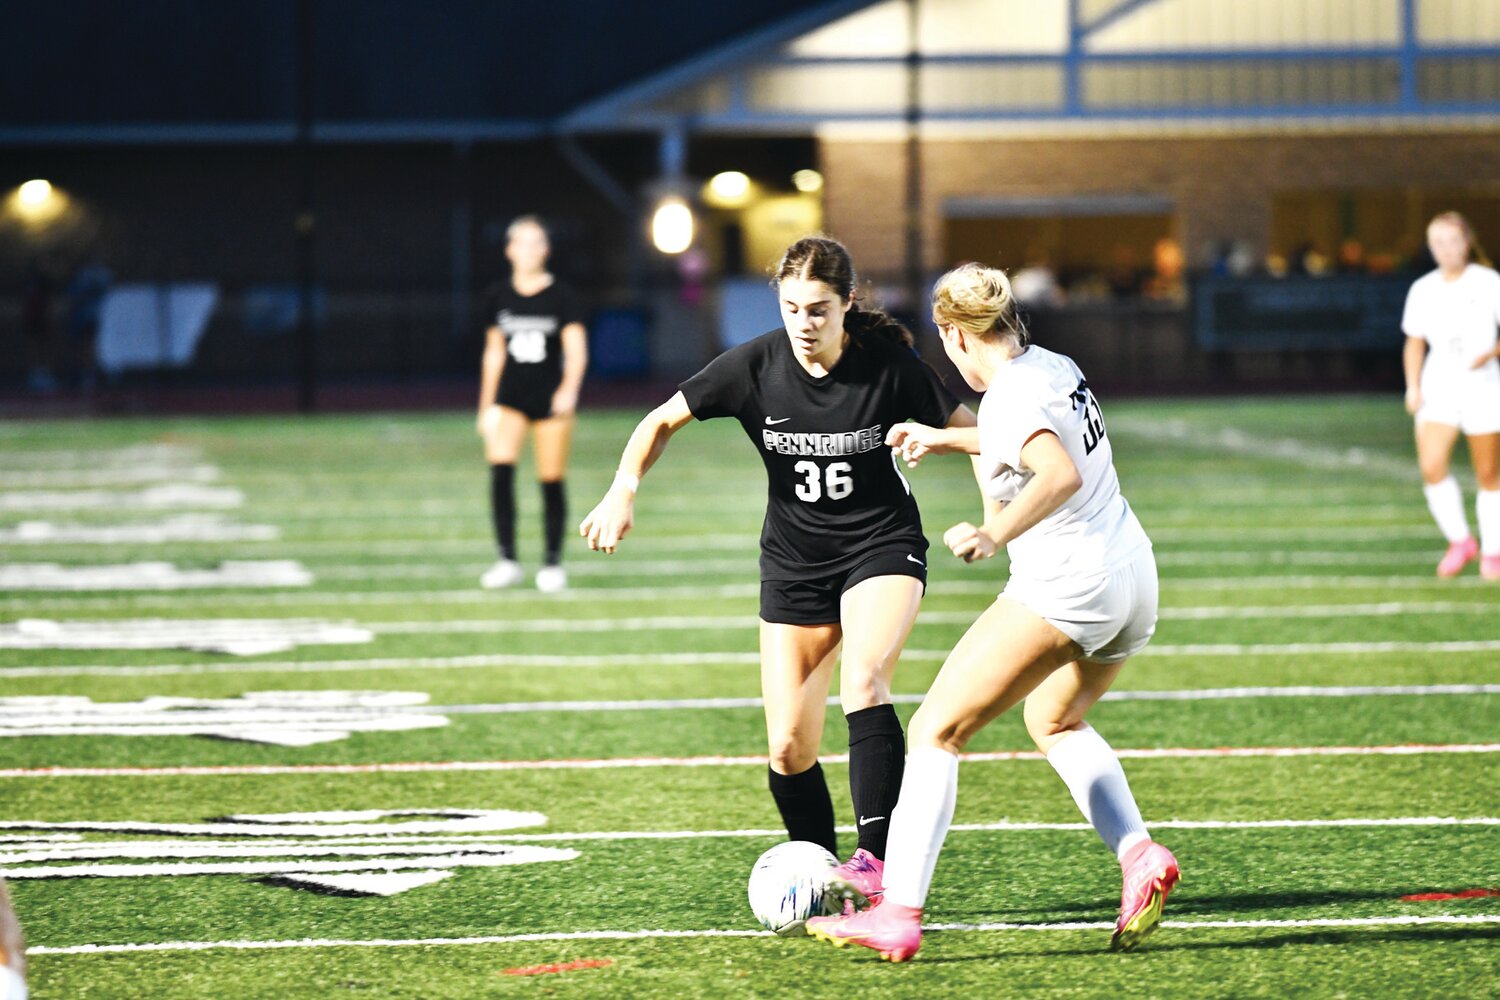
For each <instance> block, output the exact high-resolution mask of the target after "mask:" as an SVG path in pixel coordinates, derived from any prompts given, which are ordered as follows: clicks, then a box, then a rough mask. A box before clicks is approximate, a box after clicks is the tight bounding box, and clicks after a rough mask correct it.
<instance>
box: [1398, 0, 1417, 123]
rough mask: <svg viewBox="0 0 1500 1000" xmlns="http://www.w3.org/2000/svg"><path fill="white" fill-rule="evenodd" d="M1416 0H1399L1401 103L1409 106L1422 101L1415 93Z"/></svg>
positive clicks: (1415, 105) (1413, 106)
mask: <svg viewBox="0 0 1500 1000" xmlns="http://www.w3.org/2000/svg"><path fill="white" fill-rule="evenodd" d="M1420 52H1421V43H1420V42H1419V41H1418V40H1417V0H1401V103H1402V104H1404V105H1405V106H1407V107H1409V108H1415V107H1418V106H1419V105H1420V104H1421V103H1422V101H1421V98H1420V96H1418V94H1417V56H1418V55H1419V54H1420Z"/></svg>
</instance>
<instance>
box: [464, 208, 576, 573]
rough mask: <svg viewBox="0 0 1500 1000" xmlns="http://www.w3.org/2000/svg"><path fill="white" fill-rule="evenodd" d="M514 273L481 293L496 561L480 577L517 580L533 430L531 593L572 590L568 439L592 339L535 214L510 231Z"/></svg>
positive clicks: (484, 427)
mask: <svg viewBox="0 0 1500 1000" xmlns="http://www.w3.org/2000/svg"><path fill="white" fill-rule="evenodd" d="M506 237H507V241H506V245H505V256H506V257H507V258H508V259H509V260H510V264H511V269H512V270H511V276H510V280H509V281H507V282H502V283H501V284H500V285H498V286H497V287H495V288H494V289H493V290H492V291H491V292H490V294H489V295H488V296H487V302H486V312H487V313H488V319H489V322H490V326H489V327H488V329H487V330H486V331H485V344H484V356H483V359H482V361H481V362H480V385H479V416H478V419H477V420H476V421H475V427H476V429H477V430H478V431H479V435H480V437H482V438H483V439H484V455H485V458H486V459H488V460H489V463H490V515H491V517H492V518H493V520H494V525H495V542H496V544H497V546H498V548H499V550H500V552H499V555H500V558H499V560H498V561H497V562H496V563H495V565H494V566H492V567H490V568H489V569H488V570H486V571H485V573H484V575H483V576H482V577H480V583H481V585H483V586H484V587H487V588H490V589H496V588H501V587H509V586H512V585H514V584H516V583H519V582H520V581H521V576H522V573H521V564H520V563H519V562H517V560H516V497H515V472H516V459H517V458H519V457H520V455H521V445H522V444H523V443H524V442H525V440H526V429H527V428H528V427H529V428H531V432H532V437H533V438H534V440H535V442H536V476H537V479H538V480H539V481H540V483H541V488H542V519H543V530H544V537H545V539H546V542H545V550H544V555H543V558H542V566H541V568H540V569H538V570H537V574H536V585H537V589H539V590H544V591H558V590H562V589H563V588H565V587H566V586H567V585H568V577H567V573H566V572H565V571H564V570H563V568H562V540H563V531H564V528H565V524H566V521H567V516H568V512H567V503H568V501H567V492H566V489H567V487H566V481H565V477H566V476H567V471H568V451H569V448H570V446H571V445H572V441H573V421H574V413H575V411H576V410H577V409H578V390H579V388H580V387H581V386H582V384H583V373H584V369H586V368H587V367H588V334H587V331H586V330H585V329H584V326H583V315H582V312H581V310H580V308H579V306H578V301H577V298H576V297H575V296H574V294H573V291H572V289H570V288H568V287H567V286H566V285H564V284H562V283H561V282H559V281H557V280H556V279H555V278H554V277H553V276H552V274H551V272H549V271H548V270H547V257H548V255H549V254H550V253H551V244H550V243H549V241H548V238H547V230H546V228H545V227H544V226H543V225H542V222H541V220H540V219H538V218H537V217H536V216H534V215H523V216H521V217H520V218H519V219H516V220H515V221H514V222H512V223H511V224H510V227H509V228H508V229H507V230H506Z"/></svg>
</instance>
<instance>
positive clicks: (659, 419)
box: [578, 392, 693, 553]
mask: <svg viewBox="0 0 1500 1000" xmlns="http://www.w3.org/2000/svg"><path fill="white" fill-rule="evenodd" d="M692 419H693V411H692V410H690V409H688V405H687V400H686V399H684V398H683V395H682V393H680V392H679V393H677V394H676V395H674V396H673V397H672V398H671V399H669V400H667V401H666V402H665V403H663V404H662V405H660V406H658V407H657V408H656V409H654V410H652V411H651V412H650V413H648V414H646V418H645V419H644V420H642V421H641V422H640V423H639V424H637V425H636V428H635V431H634V432H633V433H632V434H631V435H630V440H629V441H628V442H626V444H625V451H624V452H623V453H621V455H620V467H619V472H618V473H617V474H616V475H615V481H614V483H613V484H611V486H610V488H609V491H608V492H606V493H605V494H604V498H603V499H602V500H600V501H599V503H598V504H597V505H596V506H595V507H594V509H593V510H591V511H589V514H588V516H587V517H585V518H584V519H583V522H582V523H581V524H579V525H578V533H579V534H580V535H582V536H583V537H584V538H585V539H587V540H588V543H589V548H590V549H593V550H594V551H595V552H605V553H613V552H614V551H615V548H616V546H618V545H619V544H620V539H622V538H624V537H625V535H626V534H627V533H628V532H629V531H630V529H631V528H632V527H633V526H634V524H635V494H636V490H637V489H639V487H640V484H641V477H642V476H644V475H645V474H646V472H647V470H649V469H650V468H651V466H653V465H655V464H656V460H657V459H658V458H660V457H661V455H662V452H664V451H666V449H667V442H668V441H670V440H671V439H672V435H673V434H676V433H677V432H678V431H679V430H681V429H682V428H683V426H684V425H686V424H687V423H688V422H689V421H690V420H692Z"/></svg>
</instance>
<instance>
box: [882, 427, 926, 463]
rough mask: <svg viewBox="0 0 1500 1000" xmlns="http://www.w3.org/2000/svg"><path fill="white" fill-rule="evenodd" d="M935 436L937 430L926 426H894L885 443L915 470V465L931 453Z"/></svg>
mask: <svg viewBox="0 0 1500 1000" xmlns="http://www.w3.org/2000/svg"><path fill="white" fill-rule="evenodd" d="M936 434H937V429H936V428H933V427H928V426H927V425H926V424H914V423H903V424H896V425H894V426H893V427H892V428H891V429H890V432H889V433H887V434H886V436H885V443H886V445H887V446H889V447H890V448H891V449H892V450H893V451H896V452H899V453H900V455H901V460H902V461H903V462H905V463H906V464H907V465H908V466H909V467H911V468H913V469H915V468H916V467H917V463H918V462H920V461H922V459H924V458H926V457H927V455H928V454H929V453H930V452H932V451H933V444H934V438H935V436H936Z"/></svg>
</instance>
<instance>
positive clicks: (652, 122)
mask: <svg viewBox="0 0 1500 1000" xmlns="http://www.w3.org/2000/svg"><path fill="white" fill-rule="evenodd" d="M1445 115H1447V116H1458V117H1468V118H1481V117H1487V116H1495V115H1500V102H1497V101H1488V102H1473V103H1462V102H1451V101H1450V102H1444V103H1441V104H1424V105H1422V106H1421V107H1420V108H1417V109H1410V108H1404V107H1402V106H1401V105H1400V104H1398V103H1395V102H1392V103H1390V104H1368V103H1367V104H1347V105H1341V104H1302V105H1297V104H1288V105H1275V106H1272V105H1253V106H1252V105H1240V106H1233V105H1211V104H1205V105H1175V106H1166V107H1130V106H1123V107H1110V108H1097V107H1095V108H1084V109H1082V110H1081V111H1080V112H1079V113H1077V114H1075V115H1068V114H1067V113H1065V112H1064V110H1063V109H1062V107H1061V106H1058V107H1056V108H1010V109H1006V108H973V109H963V110H956V111H940V110H931V109H929V110H926V111H924V112H923V113H922V120H923V121H925V122H958V123H963V122H974V123H983V122H1049V123H1050V122H1056V123H1066V122H1068V121H1084V122H1121V121H1158V120H1197V121H1255V120H1258V119H1273V120H1274V119H1287V120H1298V119H1314V118H1327V119H1332V120H1334V121H1341V120H1358V119H1368V118H1388V119H1396V120H1412V121H1421V120H1425V119H1430V118H1432V117H1434V116H1445ZM667 121H677V119H675V118H671V117H668V116H656V117H647V116H643V117H640V118H628V119H624V120H621V121H618V122H616V123H615V126H614V129H613V130H615V131H621V130H625V131H629V130H631V129H642V130H644V129H654V128H657V127H659V126H660V125H661V124H662V123H664V122H667ZM905 121H906V116H905V114H904V112H901V111H875V110H871V111H865V112H841V111H829V112H823V113H775V114H755V115H752V116H747V117H736V116H731V115H704V116H702V117H700V118H698V119H696V120H695V121H694V122H693V126H694V128H695V130H697V131H704V130H715V129H740V130H765V131H778V130H783V129H787V130H791V129H798V130H806V129H809V128H816V127H817V126H819V125H836V124H877V125H899V124H902V123H904V122H905Z"/></svg>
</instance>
